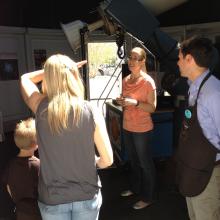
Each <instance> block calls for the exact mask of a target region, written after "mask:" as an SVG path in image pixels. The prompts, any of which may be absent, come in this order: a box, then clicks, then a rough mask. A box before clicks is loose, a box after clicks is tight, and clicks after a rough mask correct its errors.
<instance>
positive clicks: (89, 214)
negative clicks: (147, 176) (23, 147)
mask: <svg viewBox="0 0 220 220" xmlns="http://www.w3.org/2000/svg"><path fill="white" fill-rule="evenodd" d="M85 63H86V61H81V62H79V63H76V62H74V61H73V60H72V59H70V58H69V57H67V56H65V55H61V54H57V55H52V56H51V57H49V58H48V59H47V60H46V62H45V65H44V69H43V70H39V71H34V72H30V73H26V74H24V75H22V76H21V91H22V95H23V98H24V101H25V102H26V103H27V105H28V106H29V108H30V109H31V110H32V111H33V112H34V113H35V116H36V130H37V141H38V146H39V156H40V159H41V169H40V177H39V185H38V191H39V199H38V200H39V202H38V203H39V207H40V211H41V215H42V218H43V219H44V220H49V219H51V220H61V219H62V220H72V219H74V220H75V219H80V220H93V219H98V215H99V210H100V206H101V203H102V196H101V192H100V188H101V183H100V181H99V177H98V174H97V170H96V166H98V167H100V168H105V167H108V166H110V165H111V164H112V162H113V153H112V148H111V144H110V141H109V137H108V134H107V130H106V125H105V121H104V117H103V115H102V114H101V113H99V111H97V110H94V108H92V107H91V105H90V103H89V102H88V101H85V100H84V87H83V84H82V80H81V78H80V74H79V71H78V67H81V66H82V65H84V64H85ZM39 82H42V91H43V92H42V93H41V92H40V91H39V89H38V87H37V85H36V84H37V83H39ZM95 146H96V148H97V151H98V153H99V156H98V157H97V156H96V155H95Z"/></svg>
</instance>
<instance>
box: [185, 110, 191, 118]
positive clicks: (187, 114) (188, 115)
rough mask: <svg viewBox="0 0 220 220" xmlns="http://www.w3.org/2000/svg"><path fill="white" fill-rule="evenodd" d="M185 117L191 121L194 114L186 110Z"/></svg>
mask: <svg viewBox="0 0 220 220" xmlns="http://www.w3.org/2000/svg"><path fill="white" fill-rule="evenodd" d="M185 117H186V118H188V119H190V118H191V117H192V112H191V111H190V110H189V109H186V110H185Z"/></svg>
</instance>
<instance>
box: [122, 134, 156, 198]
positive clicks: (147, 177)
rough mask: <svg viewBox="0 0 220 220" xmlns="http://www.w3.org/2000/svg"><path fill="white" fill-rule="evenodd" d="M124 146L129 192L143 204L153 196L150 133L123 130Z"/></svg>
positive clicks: (153, 173)
mask: <svg viewBox="0 0 220 220" xmlns="http://www.w3.org/2000/svg"><path fill="white" fill-rule="evenodd" d="M123 138H124V146H125V149H126V150H127V153H128V161H129V163H130V168H131V170H130V174H129V183H130V187H131V191H132V192H134V193H135V194H138V195H139V196H140V199H141V200H143V201H145V202H152V201H153V200H154V196H155V166H154V161H153V158H152V152H151V139H152V131H149V132H130V131H127V130H123Z"/></svg>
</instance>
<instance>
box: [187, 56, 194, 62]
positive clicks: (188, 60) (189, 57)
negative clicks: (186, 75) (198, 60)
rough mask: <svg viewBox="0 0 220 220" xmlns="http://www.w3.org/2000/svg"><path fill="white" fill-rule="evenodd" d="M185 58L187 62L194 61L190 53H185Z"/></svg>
mask: <svg viewBox="0 0 220 220" xmlns="http://www.w3.org/2000/svg"><path fill="white" fill-rule="evenodd" d="M185 60H187V62H192V61H194V58H193V56H192V55H191V54H187V55H186V56H185Z"/></svg>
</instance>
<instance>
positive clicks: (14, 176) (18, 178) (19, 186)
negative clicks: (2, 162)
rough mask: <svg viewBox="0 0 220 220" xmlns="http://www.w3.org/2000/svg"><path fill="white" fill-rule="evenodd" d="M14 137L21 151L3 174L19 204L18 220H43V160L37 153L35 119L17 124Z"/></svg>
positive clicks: (8, 187)
mask: <svg viewBox="0 0 220 220" xmlns="http://www.w3.org/2000/svg"><path fill="white" fill-rule="evenodd" d="M14 140H15V144H16V146H17V147H18V148H19V149H20V152H19V154H18V155H17V156H16V157H15V158H13V159H12V160H10V162H9V164H8V166H7V168H6V172H5V175H4V182H5V183H6V187H7V190H8V192H9V194H10V195H11V197H12V200H13V201H14V203H15V206H16V219H17V220H41V215H40V211H39V208H38V203H37V196H38V193H37V186H38V174H39V167H40V161H39V159H38V158H36V157H35V156H34V151H35V150H37V143H36V129H35V120H34V119H33V118H28V119H26V120H24V121H21V122H19V123H18V124H17V126H16V128H15V132H14Z"/></svg>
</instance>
